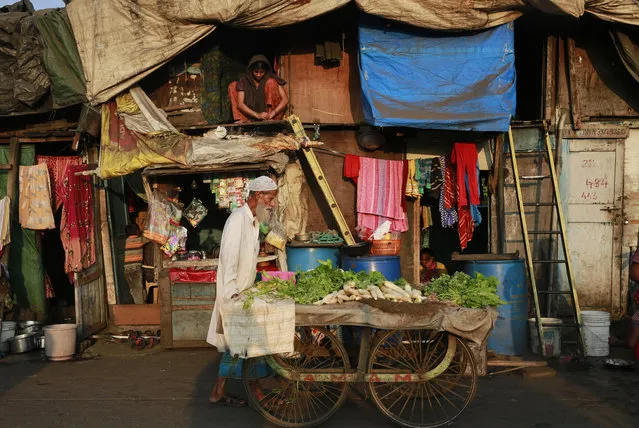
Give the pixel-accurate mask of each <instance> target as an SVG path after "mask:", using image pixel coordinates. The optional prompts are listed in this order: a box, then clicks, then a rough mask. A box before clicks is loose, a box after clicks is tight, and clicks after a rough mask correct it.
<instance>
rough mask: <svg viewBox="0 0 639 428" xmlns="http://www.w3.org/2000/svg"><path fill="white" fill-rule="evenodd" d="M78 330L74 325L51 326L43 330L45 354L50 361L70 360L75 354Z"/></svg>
mask: <svg viewBox="0 0 639 428" xmlns="http://www.w3.org/2000/svg"><path fill="white" fill-rule="evenodd" d="M77 336H78V328H77V326H76V325H75V324H53V325H48V326H46V327H45V328H44V337H45V347H44V349H45V353H46V355H47V358H49V359H50V360H51V361H64V360H70V359H71V358H73V354H75V343H76V340H77Z"/></svg>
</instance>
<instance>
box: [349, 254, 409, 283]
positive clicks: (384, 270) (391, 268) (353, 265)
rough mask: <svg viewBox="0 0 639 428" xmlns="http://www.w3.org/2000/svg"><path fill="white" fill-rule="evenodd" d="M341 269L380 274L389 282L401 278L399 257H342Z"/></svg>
mask: <svg viewBox="0 0 639 428" xmlns="http://www.w3.org/2000/svg"><path fill="white" fill-rule="evenodd" d="M342 269H344V270H352V271H353V272H361V271H364V272H380V273H381V274H382V275H384V276H385V277H386V279H387V280H389V281H396V280H398V279H399V278H401V277H402V271H401V267H400V264H399V256H363V257H347V256H344V257H343V259H342Z"/></svg>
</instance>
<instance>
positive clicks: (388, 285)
mask: <svg viewBox="0 0 639 428" xmlns="http://www.w3.org/2000/svg"><path fill="white" fill-rule="evenodd" d="M383 286H384V287H386V288H389V289H391V290H393V291H394V292H396V293H398V294H401V295H402V296H406V297H410V294H408V293H407V292H406V291H405V290H404V289H403V288H401V287H398V286H396V285H395V284H393V283H392V282H390V281H385V282H384V285H383Z"/></svg>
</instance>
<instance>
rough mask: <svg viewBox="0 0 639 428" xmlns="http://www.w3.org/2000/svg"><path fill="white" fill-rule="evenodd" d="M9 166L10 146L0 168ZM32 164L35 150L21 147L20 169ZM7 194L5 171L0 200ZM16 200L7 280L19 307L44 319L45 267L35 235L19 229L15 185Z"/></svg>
mask: <svg viewBox="0 0 639 428" xmlns="http://www.w3.org/2000/svg"><path fill="white" fill-rule="evenodd" d="M8 163H9V146H7V145H5V146H3V147H0V164H8ZM34 164H35V147H34V146H33V145H25V144H23V145H22V146H21V148H20V165H34ZM6 194H7V171H2V172H0V198H3V197H5V196H6ZM15 194H16V200H15V201H13V212H12V214H11V244H9V248H10V250H9V266H8V268H9V276H10V281H11V291H13V294H14V295H15V296H16V299H17V304H18V307H20V308H28V309H31V310H32V311H33V312H35V313H37V314H38V319H39V320H42V319H44V318H45V316H46V294H45V288H44V267H43V265H42V257H41V256H40V253H39V252H38V248H37V246H36V233H37V232H36V231H35V230H28V229H22V227H20V223H19V221H18V206H19V204H20V196H19V193H18V183H16V193H15Z"/></svg>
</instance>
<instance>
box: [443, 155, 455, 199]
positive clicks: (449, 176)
mask: <svg viewBox="0 0 639 428" xmlns="http://www.w3.org/2000/svg"><path fill="white" fill-rule="evenodd" d="M454 176H455V168H454V167H453V165H452V164H451V163H450V162H447V163H446V173H445V175H444V206H445V207H446V208H447V209H452V208H455V203H456V202H457V182H456V181H455V180H454V179H453V177H454Z"/></svg>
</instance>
